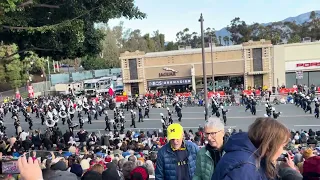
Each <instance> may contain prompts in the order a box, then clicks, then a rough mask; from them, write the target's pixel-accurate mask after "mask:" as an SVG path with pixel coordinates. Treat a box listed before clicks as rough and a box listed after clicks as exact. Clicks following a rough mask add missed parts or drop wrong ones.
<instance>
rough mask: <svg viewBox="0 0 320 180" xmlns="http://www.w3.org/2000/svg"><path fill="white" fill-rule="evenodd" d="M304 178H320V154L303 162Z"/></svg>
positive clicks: (311, 179)
mask: <svg viewBox="0 0 320 180" xmlns="http://www.w3.org/2000/svg"><path fill="white" fill-rule="evenodd" d="M302 168H303V174H302V175H303V179H308V180H313V179H319V178H320V156H313V157H310V158H308V159H307V160H305V161H304V162H303V167H302Z"/></svg>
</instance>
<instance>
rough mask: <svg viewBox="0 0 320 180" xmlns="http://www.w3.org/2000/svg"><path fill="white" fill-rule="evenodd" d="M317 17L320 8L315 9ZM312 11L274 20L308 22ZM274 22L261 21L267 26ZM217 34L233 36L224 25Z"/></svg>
mask: <svg viewBox="0 0 320 180" xmlns="http://www.w3.org/2000/svg"><path fill="white" fill-rule="evenodd" d="M314 11H315V13H316V15H317V17H320V10H314ZM311 12H312V11H310V12H306V13H303V14H299V15H297V16H293V17H288V18H285V19H284V20H281V21H274V22H294V21H295V22H296V23H297V24H303V23H305V22H308V21H309V20H310V13H311ZM271 23H273V22H268V23H261V24H262V25H264V26H267V25H269V24H271ZM216 36H217V37H219V36H221V37H222V38H223V37H224V36H229V37H230V36H231V34H230V32H229V31H228V30H227V27H224V28H222V29H220V30H218V31H216Z"/></svg>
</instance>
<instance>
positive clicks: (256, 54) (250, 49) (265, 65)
mask: <svg viewBox="0 0 320 180" xmlns="http://www.w3.org/2000/svg"><path fill="white" fill-rule="evenodd" d="M211 55H212V58H213V59H212V61H213V63H211ZM205 58H206V61H205V67H206V74H207V81H208V82H209V83H210V82H212V71H213V72H214V80H215V82H216V83H215V88H217V87H220V86H237V85H239V86H240V85H243V86H244V87H245V88H248V87H259V86H264V85H266V86H268V87H270V86H272V85H273V84H274V82H273V80H274V78H273V75H274V74H273V71H272V67H273V64H272V58H273V46H272V44H271V42H270V41H265V40H261V41H249V42H246V43H243V44H242V45H234V46H223V47H213V53H212V54H211V48H205ZM120 60H121V67H122V76H123V83H124V90H125V91H126V92H128V94H144V93H146V92H147V91H148V90H154V89H166V90H168V89H175V90H176V91H181V92H184V91H185V90H186V89H189V90H191V89H192V90H198V89H202V88H203V86H202V84H203V71H202V54H201V48H199V49H185V50H176V51H165V52H154V53H144V52H141V51H136V52H125V53H123V54H121V55H120ZM209 87H210V86H209ZM211 88H213V86H212V84H211Z"/></svg>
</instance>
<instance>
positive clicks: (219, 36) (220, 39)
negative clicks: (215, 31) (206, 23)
mask: <svg viewBox="0 0 320 180" xmlns="http://www.w3.org/2000/svg"><path fill="white" fill-rule="evenodd" d="M221 38H222V37H221V36H219V45H220V46H221V45H222V44H221Z"/></svg>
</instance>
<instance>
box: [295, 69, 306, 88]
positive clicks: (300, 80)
mask: <svg viewBox="0 0 320 180" xmlns="http://www.w3.org/2000/svg"><path fill="white" fill-rule="evenodd" d="M294 74H295V73H294ZM298 84H301V85H307V86H308V85H309V72H303V79H298Z"/></svg>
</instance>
